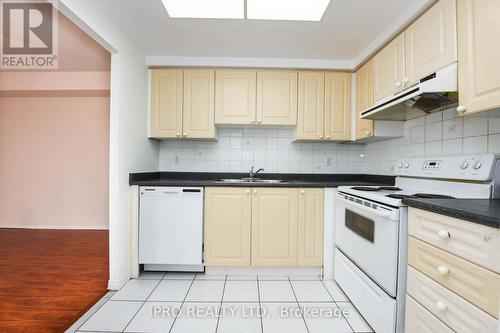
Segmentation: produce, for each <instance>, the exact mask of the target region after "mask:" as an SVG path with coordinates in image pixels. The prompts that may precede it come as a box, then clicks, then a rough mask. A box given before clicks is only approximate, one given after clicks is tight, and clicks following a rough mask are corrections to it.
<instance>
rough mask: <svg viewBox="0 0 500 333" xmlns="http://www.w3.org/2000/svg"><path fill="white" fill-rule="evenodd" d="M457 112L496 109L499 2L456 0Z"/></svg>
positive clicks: (499, 75)
mask: <svg viewBox="0 0 500 333" xmlns="http://www.w3.org/2000/svg"><path fill="white" fill-rule="evenodd" d="M457 17H458V62H459V66H458V91H459V104H460V106H459V107H458V110H459V111H460V112H461V114H462V115H467V114H472V113H476V112H481V111H487V110H491V109H498V108H500V61H499V60H498V55H499V54H500V43H498V38H499V37H498V36H500V20H499V17H500V1H498V0H480V1H475V0H457Z"/></svg>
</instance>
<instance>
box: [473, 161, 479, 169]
mask: <svg viewBox="0 0 500 333" xmlns="http://www.w3.org/2000/svg"><path fill="white" fill-rule="evenodd" d="M480 167H481V162H480V161H476V162H474V164H473V165H472V168H474V170H477V169H479V168H480Z"/></svg>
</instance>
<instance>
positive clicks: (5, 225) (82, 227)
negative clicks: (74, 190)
mask: <svg viewBox="0 0 500 333" xmlns="http://www.w3.org/2000/svg"><path fill="white" fill-rule="evenodd" d="M0 228H6V229H61V230H108V229H109V227H108V226H107V225H106V226H104V225H51V224H13V223H0Z"/></svg>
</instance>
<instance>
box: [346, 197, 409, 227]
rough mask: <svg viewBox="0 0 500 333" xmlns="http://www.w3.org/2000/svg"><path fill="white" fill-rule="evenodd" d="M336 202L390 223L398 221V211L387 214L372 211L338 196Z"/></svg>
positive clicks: (375, 210) (376, 210)
mask: <svg viewBox="0 0 500 333" xmlns="http://www.w3.org/2000/svg"><path fill="white" fill-rule="evenodd" d="M337 200H339V201H341V202H343V203H345V204H346V205H351V206H353V207H356V208H358V209H360V210H363V211H365V212H368V213H370V214H375V215H378V216H381V217H385V218H387V219H389V220H391V221H397V220H398V215H399V214H398V213H399V210H398V211H397V212H395V211H388V212H382V211H380V210H378V209H374V208H370V207H367V206H364V205H361V204H359V203H357V202H353V201H350V200H347V199H345V198H344V197H342V196H340V195H337Z"/></svg>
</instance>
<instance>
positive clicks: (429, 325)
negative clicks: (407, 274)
mask: <svg viewBox="0 0 500 333" xmlns="http://www.w3.org/2000/svg"><path fill="white" fill-rule="evenodd" d="M405 333H453V331H452V330H451V329H450V328H449V327H448V326H446V325H445V324H444V323H443V322H442V321H441V320H439V319H438V318H436V317H435V316H434V315H433V314H432V313H430V312H429V311H427V309H426V308H424V307H423V306H422V305H420V304H419V303H418V302H417V301H415V300H414V299H413V298H412V297H411V296H409V295H406V314H405Z"/></svg>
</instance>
